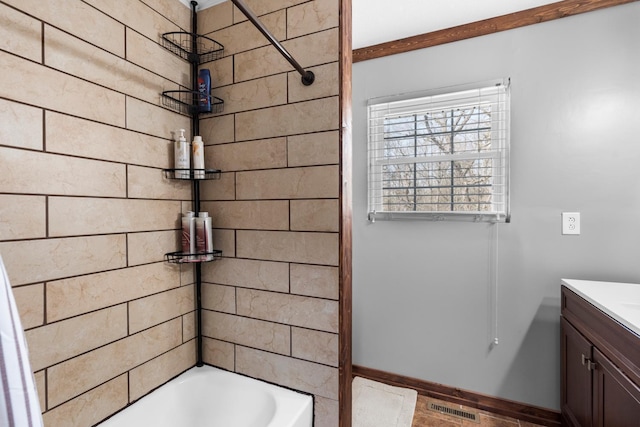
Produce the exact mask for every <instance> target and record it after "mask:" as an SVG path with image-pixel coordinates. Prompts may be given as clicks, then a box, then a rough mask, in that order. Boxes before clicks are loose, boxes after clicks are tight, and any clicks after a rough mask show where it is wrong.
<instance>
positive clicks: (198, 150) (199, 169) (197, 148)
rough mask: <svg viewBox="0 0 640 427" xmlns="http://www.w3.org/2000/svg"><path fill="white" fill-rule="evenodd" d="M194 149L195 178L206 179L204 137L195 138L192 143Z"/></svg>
mask: <svg viewBox="0 0 640 427" xmlns="http://www.w3.org/2000/svg"><path fill="white" fill-rule="evenodd" d="M191 148H192V149H193V177H194V178H195V179H204V144H203V142H202V137H200V136H194V137H193V142H192V143H191Z"/></svg>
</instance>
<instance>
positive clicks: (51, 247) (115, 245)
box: [0, 235, 126, 286]
mask: <svg viewBox="0 0 640 427" xmlns="http://www.w3.org/2000/svg"><path fill="white" fill-rule="evenodd" d="M0 253H2V257H3V258H4V263H5V266H6V267H7V272H8V273H9V279H10V280H11V284H12V285H13V286H18V285H22V284H27V283H35V282H43V281H48V280H55V279H61V278H63V277H70V276H76V275H81V274H88V273H93V272H96V271H104V270H111V269H115V268H122V267H124V266H125V265H126V238H125V236H124V235H110V236H87V237H74V238H64V239H43V240H29V241H18V242H6V243H0Z"/></svg>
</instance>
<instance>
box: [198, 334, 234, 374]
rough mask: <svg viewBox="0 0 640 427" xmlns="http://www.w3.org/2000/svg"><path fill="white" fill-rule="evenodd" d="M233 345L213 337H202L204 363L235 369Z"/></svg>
mask: <svg viewBox="0 0 640 427" xmlns="http://www.w3.org/2000/svg"><path fill="white" fill-rule="evenodd" d="M235 347H236V346H235V345H234V344H231V343H228V342H224V341H219V340H214V339H213V338H208V337H203V338H202V359H203V360H204V363H207V364H209V365H213V366H217V367H219V368H222V369H226V370H227V371H234V370H235Z"/></svg>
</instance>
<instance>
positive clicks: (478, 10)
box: [180, 0, 558, 49]
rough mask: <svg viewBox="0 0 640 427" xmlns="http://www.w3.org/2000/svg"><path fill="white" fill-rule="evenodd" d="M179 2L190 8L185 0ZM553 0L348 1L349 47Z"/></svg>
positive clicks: (213, 0)
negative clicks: (350, 4)
mask: <svg viewBox="0 0 640 427" xmlns="http://www.w3.org/2000/svg"><path fill="white" fill-rule="evenodd" d="M180 1H181V2H182V3H184V4H186V5H187V6H190V1H189V0H180ZM223 1H226V0H198V10H202V9H206V8H208V7H211V6H213V5H215V4H218V3H222V2H223ZM263 1H268V0H263ZM557 1H558V0H517V1H514V0H393V1H389V0H352V13H353V48H354V49H357V48H361V47H366V46H371V45H374V44H379V43H384V42H388V41H392V40H398V39H402V38H405V37H410V36H415V35H418V34H423V33H428V32H431V31H436V30H442V29H444V28H450V27H455V26H456V25H461V24H468V23H470V22H474V21H480V20H482V19H487V18H491V17H494V16H500V15H505V14H508V13H512V12H517V11H519V10H525V9H530V8H532V7H537V6H541V5H544V4H549V3H555V2H557Z"/></svg>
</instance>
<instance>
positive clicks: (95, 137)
mask: <svg viewBox="0 0 640 427" xmlns="http://www.w3.org/2000/svg"><path fill="white" fill-rule="evenodd" d="M45 120H46V123H47V127H46V138H47V151H49V152H52V153H60V154H70V155H74V156H82V157H89V158H92V159H99V160H109V161H113V162H123V161H126V163H129V164H134V165H142V166H152V167H157V168H170V167H173V142H171V141H167V140H166V139H161V138H156V137H153V136H149V135H144V134H141V133H138V132H132V131H130V130H127V129H122V128H118V127H114V126H108V125H104V124H101V123H96V122H92V121H89V120H83V119H80V118H77V117H72V116H67V115H64V114H58V113H54V112H52V111H47V112H46V116H45ZM158 176H161V175H160V173H158Z"/></svg>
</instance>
